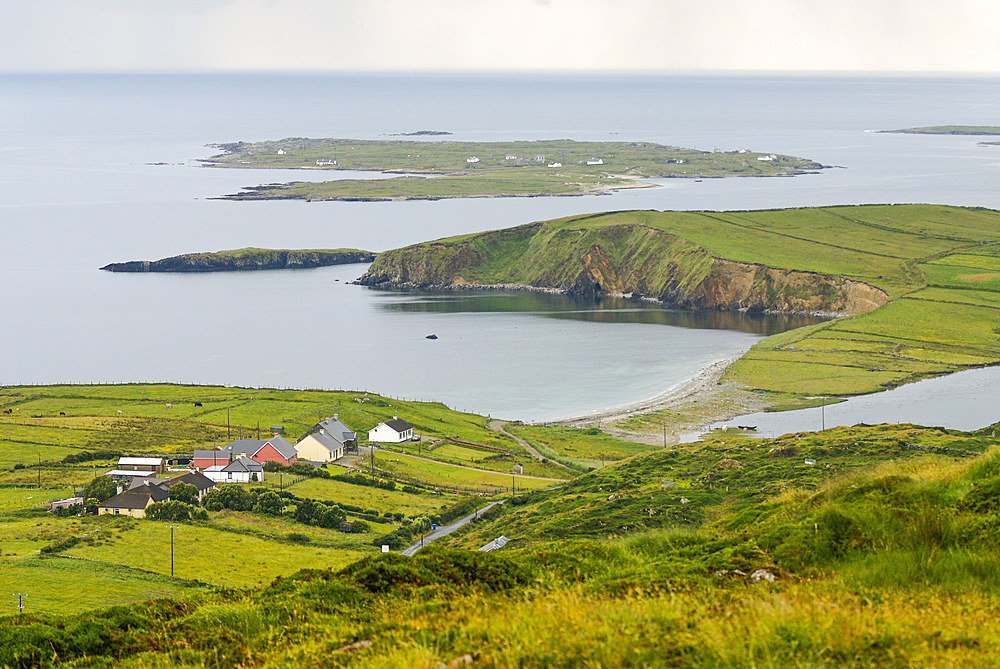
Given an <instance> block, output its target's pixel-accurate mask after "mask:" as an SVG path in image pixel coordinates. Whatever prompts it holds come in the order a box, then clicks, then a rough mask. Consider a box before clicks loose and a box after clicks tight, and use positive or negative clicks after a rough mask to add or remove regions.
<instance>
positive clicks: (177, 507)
mask: <svg viewBox="0 0 1000 669" xmlns="http://www.w3.org/2000/svg"><path fill="white" fill-rule="evenodd" d="M196 511H201V513H202V514H205V518H207V517H208V514H207V512H205V511H204V510H202V509H196V508H195V507H193V506H191V505H190V504H185V503H184V502H178V501H177V500H172V499H168V500H167V501H165V502H154V503H153V504H150V505H149V506H148V507H146V518H147V519H149V520H169V521H180V520H192V519H194V520H202V518H200V517H196V514H195V512H196ZM197 515H198V516H200V515H201V514H197Z"/></svg>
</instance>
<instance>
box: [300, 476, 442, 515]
mask: <svg viewBox="0 0 1000 669" xmlns="http://www.w3.org/2000/svg"><path fill="white" fill-rule="evenodd" d="M286 489H287V490H288V491H289V492H291V493H292V494H294V495H297V496H300V497H309V498H311V499H318V500H323V501H327V502H335V503H343V504H353V505H354V506H360V507H362V508H365V509H375V510H376V511H378V512H379V513H381V514H383V515H385V514H386V513H405V514H406V515H407V516H419V515H421V514H425V513H431V512H435V511H438V510H439V509H440V508H441V505H442V504H443V503H446V502H449V501H451V500H450V499H446V500H444V501H443V500H442V499H441V496H439V495H430V494H419V495H415V494H412V493H406V492H402V491H400V490H382V489H380V488H371V487H364V486H358V485H352V484H350V483H343V482H341V481H334V480H331V479H321V478H308V479H303V480H302V481H300V482H299V483H296V484H295V485H292V486H289V487H288V488H286Z"/></svg>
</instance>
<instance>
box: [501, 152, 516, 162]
mask: <svg viewBox="0 0 1000 669" xmlns="http://www.w3.org/2000/svg"><path fill="white" fill-rule="evenodd" d="M504 160H517V156H515V155H514V154H512V153H508V154H507V155H506V156H504Z"/></svg>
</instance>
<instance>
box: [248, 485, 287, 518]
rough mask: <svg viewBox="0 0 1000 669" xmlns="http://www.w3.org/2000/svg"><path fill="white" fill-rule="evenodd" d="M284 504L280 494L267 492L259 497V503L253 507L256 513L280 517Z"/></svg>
mask: <svg viewBox="0 0 1000 669" xmlns="http://www.w3.org/2000/svg"><path fill="white" fill-rule="evenodd" d="M282 506H283V503H282V501H281V498H280V497H278V493H276V492H274V491H272V490H265V491H263V492H261V493H259V494H258V495H257V502H256V504H254V505H253V511H254V513H263V514H266V515H269V516H280V515H281V508H282Z"/></svg>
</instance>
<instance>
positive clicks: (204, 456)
mask: <svg viewBox="0 0 1000 669" xmlns="http://www.w3.org/2000/svg"><path fill="white" fill-rule="evenodd" d="M194 459H195V460H225V461H226V462H229V453H223V452H222V451H195V452H194Z"/></svg>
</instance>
